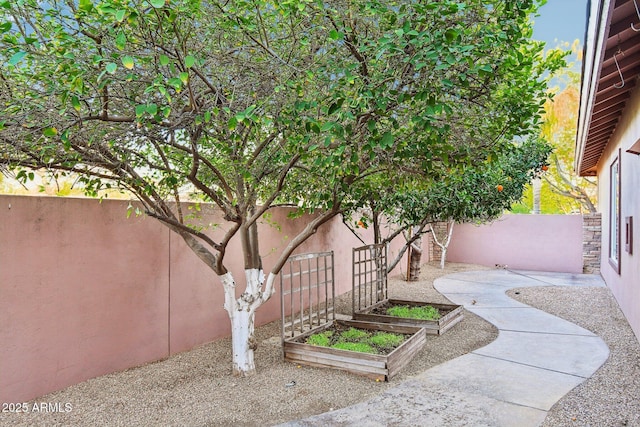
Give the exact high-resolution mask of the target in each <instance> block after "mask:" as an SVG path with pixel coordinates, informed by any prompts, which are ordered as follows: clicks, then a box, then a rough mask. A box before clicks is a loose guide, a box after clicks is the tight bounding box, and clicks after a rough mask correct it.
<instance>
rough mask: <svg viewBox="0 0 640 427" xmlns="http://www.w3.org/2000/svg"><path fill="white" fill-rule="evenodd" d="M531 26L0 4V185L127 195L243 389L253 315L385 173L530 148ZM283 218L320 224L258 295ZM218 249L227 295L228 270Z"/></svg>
mask: <svg viewBox="0 0 640 427" xmlns="http://www.w3.org/2000/svg"><path fill="white" fill-rule="evenodd" d="M537 6H538V2H536V1H532V0H516V1H507V2H505V1H502V0H492V1H480V0H466V1H450V0H442V1H427V0H425V1H415V2H402V1H391V0H390V1H381V0H357V1H336V2H331V3H326V2H322V1H317V0H282V1H264V0H252V1H248V0H230V1H226V2H217V1H200V0H100V1H90V0H16V1H1V0H0V34H1V39H0V59H1V64H2V65H0V111H1V116H0V152H1V153H2V156H1V158H0V167H2V169H3V170H4V171H5V172H7V173H15V174H17V176H18V177H19V178H21V179H25V180H26V179H28V178H29V175H30V174H29V172H28V170H29V168H30V169H45V170H48V171H51V173H52V174H54V175H55V174H61V173H74V174H79V175H80V176H81V179H82V180H83V183H84V188H85V190H86V191H87V192H88V193H89V194H96V193H98V192H99V191H100V190H101V189H104V188H108V187H119V188H124V189H127V190H129V191H130V192H131V193H132V194H134V195H135V197H137V198H138V199H139V200H140V202H141V203H142V205H143V207H144V210H145V212H146V213H147V214H148V215H150V216H153V217H155V218H157V219H159V220H160V221H162V223H163V224H165V225H167V226H168V227H170V228H171V229H172V230H174V231H175V232H177V233H179V234H180V235H181V236H182V237H183V238H184V240H185V241H186V242H187V244H188V245H189V246H190V247H191V248H192V249H193V250H194V252H195V253H196V254H197V255H198V256H199V257H200V259H202V260H203V261H204V262H205V263H206V264H207V265H208V266H210V267H211V269H212V270H213V271H214V272H215V273H216V274H217V275H219V276H220V278H221V281H222V284H223V286H224V287H225V295H226V296H225V298H226V300H225V308H226V309H227V311H228V312H229V316H230V318H231V322H232V330H233V335H234V337H233V345H234V371H235V372H236V373H238V374H243V375H244V374H249V373H251V372H253V370H254V365H253V342H254V341H253V336H252V333H253V319H254V313H255V310H256V309H257V308H258V307H259V306H260V305H261V304H262V303H264V302H265V301H266V300H267V299H268V298H269V297H270V296H271V295H272V293H273V283H274V278H275V275H276V274H277V273H278V271H279V270H280V268H281V266H282V265H283V263H284V262H285V260H286V258H287V257H288V256H289V255H290V254H291V253H292V252H293V251H294V250H295V249H296V247H297V246H299V245H300V244H301V243H302V242H303V241H304V240H305V239H306V238H308V237H309V236H310V235H312V234H313V233H314V232H315V231H316V229H317V227H318V226H320V225H321V224H322V223H324V222H326V221H327V220H329V219H330V218H331V217H333V216H335V215H337V214H339V213H340V212H342V211H344V210H345V209H352V208H355V207H358V206H360V205H361V204H362V200H363V195H364V194H366V193H368V192H370V191H371V188H372V186H374V185H378V184H375V183H376V182H382V183H384V182H385V181H387V180H388V179H391V178H392V177H393V176H394V175H395V172H396V171H402V173H403V174H406V175H411V174H414V173H420V174H422V175H423V176H431V175H433V174H438V173H441V172H442V171H445V170H446V169H447V168H451V167H455V166H456V165H458V164H467V163H474V162H475V161H476V160H478V159H481V160H484V159H486V158H487V157H489V156H498V155H500V154H501V153H502V152H504V151H508V150H510V149H511V148H510V145H509V144H510V141H511V140H512V138H513V137H515V136H522V135H527V134H529V133H531V132H532V131H533V130H534V129H535V127H536V126H537V124H538V121H539V115H540V107H541V105H542V103H541V102H542V97H543V96H544V91H543V89H544V85H545V83H544V79H543V76H544V75H545V73H546V72H548V71H549V70H551V69H553V68H555V67H556V66H557V65H558V63H559V61H560V59H561V55H560V54H557V55H551V56H549V57H546V58H543V57H542V55H541V50H542V46H541V45H540V44H538V43H534V42H532V41H531V40H530V38H529V37H530V35H531V27H530V23H529V16H530V14H531V13H534V12H535V10H536V8H537ZM25 168H26V169H25ZM374 178H375V179H374ZM187 196H190V197H195V198H197V199H198V200H204V201H208V202H212V203H214V204H216V205H217V206H218V207H219V208H220V209H221V210H222V212H223V213H224V219H225V220H226V221H227V222H228V224H227V226H226V227H225V230H226V232H225V233H224V235H223V236H222V237H219V238H218V239H216V240H214V239H213V238H212V237H211V235H210V234H207V233H206V232H205V231H203V230H201V229H200V228H198V227H194V226H192V225H191V224H190V223H189V221H188V219H187V215H185V213H184V210H185V207H184V206H183V203H182V202H183V200H184V199H185V197H187ZM282 202H286V203H294V204H296V205H297V206H299V207H300V208H301V210H306V209H315V210H317V211H318V212H320V213H319V215H317V216H315V217H314V220H313V221H311V222H310V223H309V224H308V226H307V227H306V228H305V229H304V230H303V231H302V232H301V234H300V235H298V236H295V237H294V238H292V239H291V241H290V243H289V245H288V246H287V248H286V249H285V250H284V251H283V252H282V254H281V255H280V257H279V258H278V260H277V261H276V262H275V263H274V265H273V266H272V267H271V271H270V274H269V275H268V277H267V279H266V281H265V280H264V278H263V274H262V263H261V260H260V254H259V252H258V248H259V247H258V234H257V227H256V221H257V220H258V218H259V217H260V216H261V215H262V214H263V213H265V212H266V210H268V209H269V208H270V207H272V206H273V205H274V204H276V203H282ZM234 236H239V238H240V239H241V241H242V247H243V256H244V261H245V270H246V288H245V290H244V291H243V292H242V293H241V294H240V295H236V292H235V281H234V279H233V276H232V275H231V273H230V272H229V271H228V269H227V267H226V266H225V251H226V248H227V244H228V243H229V241H230V240H231V239H232V238H233V237H234Z"/></svg>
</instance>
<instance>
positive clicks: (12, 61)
mask: <svg viewBox="0 0 640 427" xmlns="http://www.w3.org/2000/svg"><path fill="white" fill-rule="evenodd" d="M26 54H27V52H24V51H20V52H18V53H15V54H14V55H13V56H12V57H11V59H10V60H9V65H16V64H17V63H18V62H20V61H21V60H22V58H24V56H25V55H26Z"/></svg>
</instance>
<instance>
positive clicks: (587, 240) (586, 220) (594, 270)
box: [582, 213, 602, 274]
mask: <svg viewBox="0 0 640 427" xmlns="http://www.w3.org/2000/svg"><path fill="white" fill-rule="evenodd" d="M582 236H583V237H582V263H583V266H582V271H583V272H584V273H588V274H598V273H600V253H601V252H602V216H601V214H599V213H594V214H584V215H583V216H582Z"/></svg>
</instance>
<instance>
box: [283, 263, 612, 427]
mask: <svg viewBox="0 0 640 427" xmlns="http://www.w3.org/2000/svg"><path fill="white" fill-rule="evenodd" d="M434 285H435V287H436V289H437V290H438V291H439V292H441V293H442V294H444V295H445V296H446V297H447V298H449V299H450V300H451V301H453V302H454V303H455V304H461V305H464V307H465V308H466V309H467V310H469V311H471V312H473V313H475V314H477V315H478V316H480V317H483V318H484V319H486V320H487V321H489V322H491V323H493V324H494V325H495V326H496V327H497V328H498V329H499V331H500V333H499V335H498V338H497V339H496V340H495V341H494V342H492V343H491V344H489V345H487V346H485V347H482V348H480V349H478V350H475V351H473V352H471V353H468V354H466V355H464V356H461V357H458V358H456V359H453V360H450V361H448V362H445V363H443V364H441V365H438V366H435V367H433V368H431V369H429V370H427V371H425V372H424V373H422V374H420V375H418V376H416V377H413V378H412V379H410V380H407V381H405V382H402V383H400V384H398V386H396V387H393V388H390V389H387V390H386V391H385V392H384V393H382V394H381V395H379V396H377V397H375V398H373V399H371V400H369V401H366V402H362V403H359V404H357V405H353V406H350V407H347V408H343V409H340V410H336V411H332V412H327V413H324V414H320V415H317V416H313V417H310V418H306V419H302V420H298V421H293V422H290V423H287V424H285V425H287V426H425V425H432V426H474V427H476V426H517V427H526V426H537V425H540V424H541V423H542V421H543V420H544V418H545V417H546V415H547V411H549V410H550V409H551V407H552V406H553V405H554V404H555V403H556V402H557V401H558V400H559V399H560V398H561V397H562V396H564V395H565V394H566V393H567V392H569V391H570V390H571V389H573V388H574V387H576V386H577V385H578V384H580V383H581V382H583V381H584V380H585V379H587V378H589V377H591V376H592V375H593V374H594V372H595V371H596V370H597V369H598V368H599V367H600V366H601V365H602V364H603V363H604V362H605V361H606V360H607V358H608V356H609V348H608V347H607V345H606V344H605V343H604V342H603V341H602V340H601V339H600V338H599V337H597V336H596V335H594V334H592V333H591V332H589V331H587V330H586V329H583V328H581V327H579V326H577V325H575V324H573V323H570V322H567V321H565V320H563V319H560V318H558V317H555V316H552V315H550V314H548V313H545V312H543V311H540V310H537V309H535V308H532V307H530V306H527V305H525V304H521V303H519V302H517V301H515V300H513V299H511V298H509V297H507V296H506V295H505V292H506V291H507V290H508V289H511V288H520V287H530V286H557V285H566V286H604V283H603V282H602V279H601V278H600V277H599V276H595V275H573V274H563V273H541V272H524V271H508V270H489V271H473V272H463V273H455V274H451V275H448V276H445V277H442V278H440V279H438V280H436V282H435V283H434Z"/></svg>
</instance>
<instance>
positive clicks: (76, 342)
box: [0, 195, 406, 403]
mask: <svg viewBox="0 0 640 427" xmlns="http://www.w3.org/2000/svg"><path fill="white" fill-rule="evenodd" d="M127 204H128V202H126V201H115V200H105V201H103V202H102V203H99V202H98V201H96V200H90V199H72V198H54V197H28V196H6V195H0V402H7V403H8V402H22V401H25V400H29V399H32V398H35V397H38V396H41V395H44V394H46V393H49V392H51V391H55V390H58V389H61V388H64V387H67V386H69V385H72V384H75V383H78V382H81V381H83V380H86V379H89V378H92V377H96V376H99V375H103V374H107V373H110V372H115V371H119V370H124V369H127V368H130V367H133V366H137V365H141V364H144V363H147V362H152V361H155V360H159V359H162V358H165V357H168V356H169V355H171V354H175V353H178V352H181V351H185V350H189V349H191V348H193V347H195V346H197V345H200V344H203V343H207V342H210V341H213V340H215V339H217V338H221V337H225V336H228V335H229V333H230V327H229V319H228V317H227V314H226V312H225V311H224V309H223V307H222V306H223V293H222V286H221V284H220V281H219V279H218V278H217V277H216V276H215V274H213V272H212V271H211V270H209V269H208V268H207V267H206V266H205V265H204V264H203V263H202V262H201V261H200V260H199V259H198V258H197V257H196V256H195V255H194V254H193V253H192V252H191V250H189V249H188V248H187V247H186V245H185V244H184V242H183V241H182V239H181V238H180V237H179V236H177V235H176V234H174V233H172V232H170V231H169V230H168V229H167V228H166V227H164V226H162V225H161V224H160V223H159V222H158V221H156V220H154V219H151V218H148V217H135V216H132V217H130V218H126V209H127ZM287 213H288V210H286V209H276V210H274V211H273V213H272V217H271V218H268V219H264V220H263V221H261V223H260V227H259V233H260V239H261V245H262V246H261V248H260V252H261V255H262V257H263V263H264V268H265V270H266V271H269V269H270V268H271V266H272V265H273V263H274V261H275V259H276V257H277V255H278V254H279V253H280V251H281V250H282V249H283V248H284V247H285V246H286V244H287V243H288V242H289V240H290V239H291V238H292V237H293V236H294V235H296V234H297V233H298V231H299V230H300V229H301V228H302V227H304V225H305V224H306V223H307V222H308V220H309V218H305V217H303V218H298V219H295V220H292V219H289V218H287ZM202 214H203V216H204V219H203V224H205V225H208V224H220V223H222V221H221V220H220V217H219V215H218V213H217V212H216V211H215V210H213V209H211V208H210V207H207V206H206V205H203V206H202ZM216 230H218V231H216ZM359 231H361V232H362V236H361V237H362V239H363V240H364V241H365V242H371V241H372V240H373V239H372V236H371V235H370V231H369V230H362V229H360V230H359ZM208 233H209V234H210V235H212V236H213V237H214V239H215V238H216V236H219V229H216V228H215V227H212V228H210V229H209V231H208ZM238 240H239V239H237V238H236V239H234V240H232V241H231V245H230V247H229V249H228V251H227V255H226V258H225V259H226V261H227V264H228V266H229V269H230V271H231V272H232V273H233V274H234V277H235V280H236V283H237V289H236V291H237V294H240V293H241V292H242V291H243V288H244V271H243V259H242V255H241V254H240V250H239V249H240V243H239V241H238ZM362 244H363V243H362V242H361V241H360V240H358V239H357V238H356V237H355V236H354V235H353V234H352V233H351V232H350V231H349V230H348V229H347V228H346V227H345V226H344V225H343V224H342V222H341V221H340V219H338V218H336V219H334V220H333V221H331V222H330V223H329V224H325V226H323V227H320V228H319V230H318V232H317V233H316V234H315V235H314V236H313V237H312V238H311V239H310V240H309V241H307V242H306V243H305V244H304V245H303V246H302V247H300V248H298V250H297V251H296V253H303V252H317V251H329V250H333V251H334V252H335V269H336V275H335V277H336V292H337V293H343V292H346V291H348V290H350V289H351V251H352V248H353V247H357V246H361V245H362ZM400 244H401V242H394V244H393V245H391V254H394V253H397V251H398V248H399V247H400ZM405 265H406V263H404V262H401V263H400V266H401V267H402V266H405ZM399 269H400V268H398V269H396V271H394V274H398V273H399ZM279 316H280V308H279V295H278V294H277V293H276V295H274V297H273V298H272V299H271V300H270V301H269V302H268V303H267V304H266V305H265V306H263V307H261V309H260V310H259V311H258V314H257V323H258V324H264V323H266V322H270V321H273V320H275V319H278V318H279Z"/></svg>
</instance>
